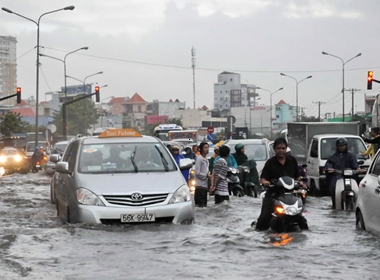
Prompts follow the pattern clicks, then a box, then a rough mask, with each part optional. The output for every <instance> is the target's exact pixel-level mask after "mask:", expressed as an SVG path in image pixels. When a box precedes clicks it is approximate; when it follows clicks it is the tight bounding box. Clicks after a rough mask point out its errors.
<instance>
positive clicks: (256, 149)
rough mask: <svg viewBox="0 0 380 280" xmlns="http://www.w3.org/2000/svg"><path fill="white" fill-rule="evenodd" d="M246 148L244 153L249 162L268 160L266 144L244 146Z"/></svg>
mask: <svg viewBox="0 0 380 280" xmlns="http://www.w3.org/2000/svg"><path fill="white" fill-rule="evenodd" d="M244 148H245V152H244V153H245V154H246V155H247V157H248V159H249V160H251V159H254V160H255V161H264V160H267V159H268V151H267V146H266V145H265V144H244Z"/></svg>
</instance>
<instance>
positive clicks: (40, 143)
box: [26, 141, 46, 152]
mask: <svg viewBox="0 0 380 280" xmlns="http://www.w3.org/2000/svg"><path fill="white" fill-rule="evenodd" d="M45 145H46V143H45V142H44V141H38V147H43V148H44V150H45ZM35 147H36V145H35V142H30V143H28V147H27V148H26V150H27V151H28V152H34V150H35Z"/></svg>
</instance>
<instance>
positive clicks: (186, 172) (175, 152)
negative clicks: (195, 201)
mask: <svg viewBox="0 0 380 280" xmlns="http://www.w3.org/2000/svg"><path fill="white" fill-rule="evenodd" d="M170 152H171V154H172V156H173V158H174V160H175V162H176V163H177V165H178V166H179V161H180V159H183V158H185V157H184V156H183V155H182V154H181V153H180V152H179V147H178V146H177V145H173V146H171V149H170ZM181 173H182V176H183V177H184V178H185V180H186V182H187V181H188V180H189V174H190V169H184V170H181Z"/></svg>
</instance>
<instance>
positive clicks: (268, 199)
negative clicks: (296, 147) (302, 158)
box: [256, 138, 303, 230]
mask: <svg viewBox="0 0 380 280" xmlns="http://www.w3.org/2000/svg"><path fill="white" fill-rule="evenodd" d="M287 147H288V143H287V142H286V140H285V139H284V138H277V139H276V140H275V141H274V142H273V148H274V151H275V155H274V156H273V157H271V158H270V159H268V160H267V162H266V163H265V165H264V168H263V171H262V173H261V179H260V182H261V184H262V185H263V186H266V187H269V186H270V185H271V184H272V181H273V180H276V179H279V178H280V177H283V176H289V177H291V178H293V179H295V180H297V181H300V180H301V176H300V173H299V169H298V162H297V160H296V159H295V157H293V156H290V155H288V154H287V153H286V149H287ZM300 184H301V185H302V186H303V183H302V182H300ZM273 194H274V190H272V189H271V188H268V189H267V191H266V193H265V196H264V199H263V204H262V206H261V213H260V216H259V218H258V219H257V223H256V230H267V229H268V228H269V226H270V220H271V217H272V211H273V199H272V196H273Z"/></svg>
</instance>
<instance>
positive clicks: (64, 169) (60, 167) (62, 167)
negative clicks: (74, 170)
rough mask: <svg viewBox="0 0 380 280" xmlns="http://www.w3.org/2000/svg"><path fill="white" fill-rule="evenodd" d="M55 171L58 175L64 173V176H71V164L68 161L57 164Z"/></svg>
mask: <svg viewBox="0 0 380 280" xmlns="http://www.w3.org/2000/svg"><path fill="white" fill-rule="evenodd" d="M55 171H56V172H58V173H64V174H70V173H71V172H70V171H69V163H68V162H67V161H60V162H57V165H56V166H55Z"/></svg>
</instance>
